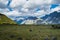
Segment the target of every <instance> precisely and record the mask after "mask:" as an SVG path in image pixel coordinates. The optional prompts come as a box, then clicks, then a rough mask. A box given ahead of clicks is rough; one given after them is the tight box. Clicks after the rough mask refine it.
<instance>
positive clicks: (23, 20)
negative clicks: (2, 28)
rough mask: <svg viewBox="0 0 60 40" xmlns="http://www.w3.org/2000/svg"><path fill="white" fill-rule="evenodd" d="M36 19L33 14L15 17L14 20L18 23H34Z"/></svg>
mask: <svg viewBox="0 0 60 40" xmlns="http://www.w3.org/2000/svg"><path fill="white" fill-rule="evenodd" d="M36 19H38V18H37V17H35V16H23V17H17V18H16V19H15V20H14V21H16V22H17V23H18V24H34V20H36Z"/></svg>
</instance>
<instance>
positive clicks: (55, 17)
mask: <svg viewBox="0 0 60 40" xmlns="http://www.w3.org/2000/svg"><path fill="white" fill-rule="evenodd" d="M41 19H43V22H47V23H48V24H60V12H59V11H54V12H52V13H50V14H49V15H45V16H43V17H41Z"/></svg>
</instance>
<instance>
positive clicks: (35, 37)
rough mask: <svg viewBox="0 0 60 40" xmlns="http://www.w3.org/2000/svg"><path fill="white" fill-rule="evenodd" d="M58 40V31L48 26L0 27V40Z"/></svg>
mask: <svg viewBox="0 0 60 40" xmlns="http://www.w3.org/2000/svg"><path fill="white" fill-rule="evenodd" d="M45 39H48V40H52V39H56V40H60V29H53V28H52V27H51V26H50V25H4V24H3V25H0V40H45Z"/></svg>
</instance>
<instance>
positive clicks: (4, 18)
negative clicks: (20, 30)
mask: <svg viewBox="0 0 60 40" xmlns="http://www.w3.org/2000/svg"><path fill="white" fill-rule="evenodd" d="M0 24H16V22H14V21H13V20H11V19H10V18H8V17H7V16H5V15H4V14H1V13H0Z"/></svg>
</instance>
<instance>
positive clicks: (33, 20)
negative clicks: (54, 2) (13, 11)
mask: <svg viewBox="0 0 60 40" xmlns="http://www.w3.org/2000/svg"><path fill="white" fill-rule="evenodd" d="M15 21H16V22H17V23H18V24H60V11H54V12H52V13H50V14H48V15H45V16H43V17H40V18H38V17H35V16H20V17H17V18H16V20H15Z"/></svg>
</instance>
